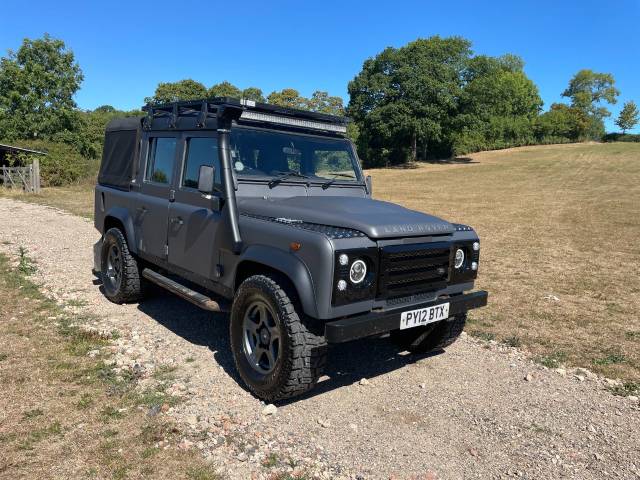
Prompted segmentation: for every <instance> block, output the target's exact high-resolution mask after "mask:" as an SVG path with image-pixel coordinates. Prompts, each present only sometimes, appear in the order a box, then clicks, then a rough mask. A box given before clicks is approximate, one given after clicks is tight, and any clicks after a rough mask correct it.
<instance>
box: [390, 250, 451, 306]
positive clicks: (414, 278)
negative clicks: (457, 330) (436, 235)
mask: <svg viewBox="0 0 640 480" xmlns="http://www.w3.org/2000/svg"><path fill="white" fill-rule="evenodd" d="M450 261H451V244H450V243H448V242H434V243H421V244H417V245H393V246H387V247H382V248H381V249H380V278H379V281H378V298H386V299H394V298H398V297H403V296H407V295H415V294H420V293H426V292H431V291H434V290H437V289H440V288H444V287H446V285H447V281H448V279H449V264H450Z"/></svg>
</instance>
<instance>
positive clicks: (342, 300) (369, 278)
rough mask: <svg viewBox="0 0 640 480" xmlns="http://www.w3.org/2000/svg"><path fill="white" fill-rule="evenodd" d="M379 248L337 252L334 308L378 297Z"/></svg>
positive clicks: (334, 268)
mask: <svg viewBox="0 0 640 480" xmlns="http://www.w3.org/2000/svg"><path fill="white" fill-rule="evenodd" d="M378 254H379V252H378V247H367V248H352V249H350V250H343V251H337V252H335V254H334V255H335V256H334V260H333V272H334V273H333V275H334V277H333V293H332V296H331V305H332V306H334V307H337V306H342V305H347V304H349V303H356V302H362V301H364V300H371V299H373V298H375V296H376V273H377V270H378Z"/></svg>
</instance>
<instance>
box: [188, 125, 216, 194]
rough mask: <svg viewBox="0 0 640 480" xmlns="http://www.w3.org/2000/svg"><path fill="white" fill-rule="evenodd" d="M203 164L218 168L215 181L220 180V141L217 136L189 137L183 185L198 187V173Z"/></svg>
mask: <svg viewBox="0 0 640 480" xmlns="http://www.w3.org/2000/svg"><path fill="white" fill-rule="evenodd" d="M201 165H209V166H211V167H214V168H215V169H216V176H215V179H214V181H215V183H218V184H219V183H221V180H220V161H219V160H218V141H217V139H215V138H207V137H193V138H189V139H187V158H186V159H185V162H184V167H183V169H182V186H183V187H188V188H198V174H199V172H200V166H201Z"/></svg>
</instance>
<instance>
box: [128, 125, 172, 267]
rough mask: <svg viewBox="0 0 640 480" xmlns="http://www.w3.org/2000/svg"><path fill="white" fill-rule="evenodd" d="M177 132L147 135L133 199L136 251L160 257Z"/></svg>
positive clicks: (164, 243)
mask: <svg viewBox="0 0 640 480" xmlns="http://www.w3.org/2000/svg"><path fill="white" fill-rule="evenodd" d="M178 140H179V137H178V136H177V135H174V136H171V134H167V135H164V134H163V135H162V136H157V137H155V136H154V137H149V142H148V144H147V145H146V148H145V149H144V150H143V152H141V153H142V154H143V155H144V154H145V152H146V162H145V171H144V174H143V181H142V185H141V186H140V194H139V197H138V201H137V202H136V203H137V205H136V218H135V221H136V224H137V231H138V239H137V242H138V245H137V247H138V251H139V252H140V253H141V254H143V255H148V256H153V257H156V258H159V259H162V260H166V258H167V220H168V214H169V203H170V201H171V199H172V196H173V187H172V184H173V176H174V170H175V167H174V166H175V161H176V153H177V150H178V148H177V147H178Z"/></svg>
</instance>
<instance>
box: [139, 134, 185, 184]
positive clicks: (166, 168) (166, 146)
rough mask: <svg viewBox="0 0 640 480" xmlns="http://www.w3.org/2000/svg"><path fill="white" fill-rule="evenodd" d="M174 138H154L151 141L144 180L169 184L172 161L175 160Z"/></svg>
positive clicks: (171, 173) (175, 140)
mask: <svg viewBox="0 0 640 480" xmlns="http://www.w3.org/2000/svg"><path fill="white" fill-rule="evenodd" d="M176 143H177V139H176V138H170V137H166V138H164V137H157V138H156V137H154V138H152V139H151V145H150V148H149V159H148V161H147V171H146V172H145V176H144V178H145V180H147V181H151V182H156V183H166V184H169V183H171V177H172V176H173V161H174V160H175V158H176Z"/></svg>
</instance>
